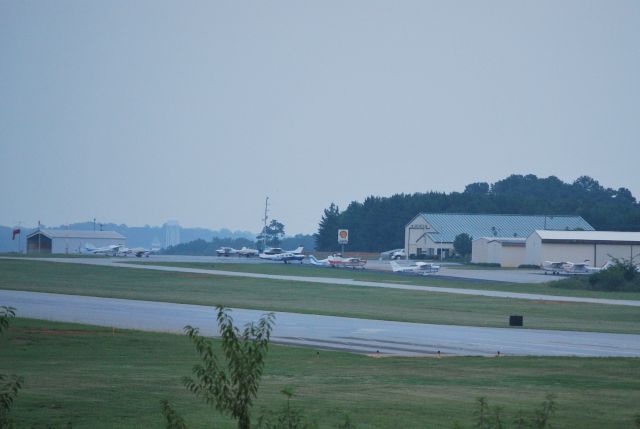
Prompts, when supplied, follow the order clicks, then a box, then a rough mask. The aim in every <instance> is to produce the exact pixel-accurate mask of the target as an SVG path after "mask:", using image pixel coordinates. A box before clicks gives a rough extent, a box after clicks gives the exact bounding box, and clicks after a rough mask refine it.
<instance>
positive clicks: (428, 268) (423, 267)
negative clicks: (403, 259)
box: [389, 261, 440, 276]
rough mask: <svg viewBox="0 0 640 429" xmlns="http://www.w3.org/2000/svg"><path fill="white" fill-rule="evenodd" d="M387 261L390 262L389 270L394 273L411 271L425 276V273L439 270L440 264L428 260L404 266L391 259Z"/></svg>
mask: <svg viewBox="0 0 640 429" xmlns="http://www.w3.org/2000/svg"><path fill="white" fill-rule="evenodd" d="M389 263H390V264H391V270H392V271H393V272H394V273H412V274H419V275H422V276H426V275H427V274H432V273H437V272H438V271H439V270H440V265H436V264H432V263H429V262H416V263H415V264H411V265H405V266H402V265H400V264H398V263H397V262H395V261H391V262H389Z"/></svg>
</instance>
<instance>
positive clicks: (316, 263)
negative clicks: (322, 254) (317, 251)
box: [309, 255, 320, 265]
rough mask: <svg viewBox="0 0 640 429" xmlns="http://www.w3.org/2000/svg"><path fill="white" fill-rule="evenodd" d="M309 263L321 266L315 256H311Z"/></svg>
mask: <svg viewBox="0 0 640 429" xmlns="http://www.w3.org/2000/svg"><path fill="white" fill-rule="evenodd" d="M309 262H311V264H313V265H320V262H318V260H317V259H316V257H315V256H313V255H309Z"/></svg>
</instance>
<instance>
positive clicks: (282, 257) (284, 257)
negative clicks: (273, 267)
mask: <svg viewBox="0 0 640 429" xmlns="http://www.w3.org/2000/svg"><path fill="white" fill-rule="evenodd" d="M259 257H260V259H266V260H268V261H276V262H284V263H285V264H288V263H289V262H290V261H300V263H302V260H303V259H304V258H305V255H303V254H302V253H291V252H283V253H276V254H274V255H270V254H267V253H261V254H260V255H259Z"/></svg>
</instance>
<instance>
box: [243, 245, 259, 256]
mask: <svg viewBox="0 0 640 429" xmlns="http://www.w3.org/2000/svg"><path fill="white" fill-rule="evenodd" d="M259 254H260V252H258V251H257V250H256V249H248V248H246V247H243V248H242V249H240V250H238V256H244V257H247V258H250V257H251V256H258V255H259Z"/></svg>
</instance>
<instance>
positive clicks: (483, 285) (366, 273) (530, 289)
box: [127, 261, 640, 299]
mask: <svg viewBox="0 0 640 429" xmlns="http://www.w3.org/2000/svg"><path fill="white" fill-rule="evenodd" d="M127 263H128V264H132V265H159V266H165V267H185V268H198V269H204V270H222V271H233V272H238V273H259V274H275V275H289V276H304V277H333V278H346V279H354V280H362V281H372V282H387V283H402V284H415V285H422V286H435V287H451V288H461V289H482V290H498V291H505V292H520V293H541V294H546V295H559V296H579V297H587V298H607V299H640V293H639V292H603V291H590V290H585V289H579V288H575V289H572V288H566V287H565V288H558V287H554V284H555V283H556V282H549V283H542V284H523V283H504V282H489V281H484V280H482V281H469V280H464V279H453V278H451V279H442V278H438V277H421V276H412V275H402V274H392V273H388V272H380V271H371V270H351V269H335V268H328V267H315V266H311V265H306V264H305V265H301V264H286V265H285V264H282V263H273V264H251V263H242V264H238V263H229V262H227V263H224V262H222V263H208V262H146V261H145V262H142V261H134V262H127ZM455 269H459V267H457V266H456V267H455ZM468 269H469V270H470V269H473V268H468ZM505 270H508V271H513V270H517V269H505Z"/></svg>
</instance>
